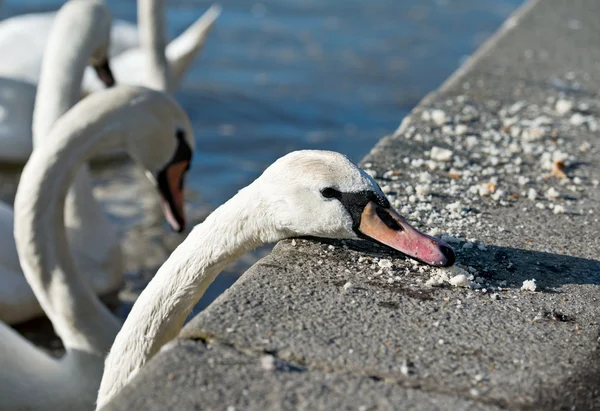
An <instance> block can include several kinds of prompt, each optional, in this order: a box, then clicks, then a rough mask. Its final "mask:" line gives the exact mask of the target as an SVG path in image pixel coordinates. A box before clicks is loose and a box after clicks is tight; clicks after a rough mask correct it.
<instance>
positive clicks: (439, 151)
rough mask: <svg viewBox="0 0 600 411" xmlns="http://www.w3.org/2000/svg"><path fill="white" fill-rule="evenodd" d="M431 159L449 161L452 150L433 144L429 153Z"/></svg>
mask: <svg viewBox="0 0 600 411" xmlns="http://www.w3.org/2000/svg"><path fill="white" fill-rule="evenodd" d="M429 156H430V157H431V159H432V160H436V161H449V160H450V159H451V158H452V151H451V150H448V149H447V148H441V147H437V146H434V147H432V149H431V153H430V154H429Z"/></svg>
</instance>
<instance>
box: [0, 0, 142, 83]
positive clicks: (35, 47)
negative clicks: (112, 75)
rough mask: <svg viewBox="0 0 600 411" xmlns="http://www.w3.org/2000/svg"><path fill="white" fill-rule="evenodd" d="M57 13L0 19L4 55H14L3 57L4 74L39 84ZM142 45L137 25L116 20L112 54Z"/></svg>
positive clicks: (0, 52)
mask: <svg viewBox="0 0 600 411" xmlns="http://www.w3.org/2000/svg"><path fill="white" fill-rule="evenodd" d="M56 13H57V12H56V11H50V12H44V13H28V14H21V15H19V16H13V17H9V18H7V19H5V20H2V21H0V55H2V56H10V58H3V59H1V60H0V77H6V78H12V79H15V80H21V81H24V82H27V83H30V84H32V85H35V84H37V82H38V79H39V78H40V70H41V67H42V58H43V56H44V51H45V49H46V45H47V43H48V37H49V35H50V31H51V30H52V25H53V24H54V19H55V18H56ZM138 46H139V38H138V31H137V27H136V25H135V24H133V23H130V22H127V21H125V20H113V22H112V27H111V32H110V49H109V55H110V56H111V57H114V56H117V55H119V54H121V53H123V52H124V51H125V50H128V49H131V48H135V47H138Z"/></svg>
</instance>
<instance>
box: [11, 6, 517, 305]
mask: <svg viewBox="0 0 600 411" xmlns="http://www.w3.org/2000/svg"><path fill="white" fill-rule="evenodd" d="M61 3H62V2H61V1H54V0H46V1H34V0H25V1H24V0H12V1H10V0H9V1H6V0H5V2H4V6H3V7H2V8H1V9H0V16H1V17H3V18H6V17H8V16H12V15H16V14H20V13H25V12H36V11H45V10H53V9H56V8H58V7H59V6H60V4H61ZM108 3H109V4H110V6H111V9H112V11H113V15H114V17H116V18H121V19H125V20H129V21H135V19H136V8H135V1H132V0H127V1H124V0H111V1H108ZM521 3H522V0H456V1H450V0H410V1H408V0H405V1H402V0H371V1H368V2H367V1H364V0H360V1H359V0H344V1H339V0H271V1H264V2H251V1H246V0H225V1H222V2H221V5H222V6H223V8H224V12H223V14H222V15H221V17H220V18H219V20H218V21H217V25H216V28H215V30H214V31H213V32H212V33H211V37H210V39H209V41H208V42H207V45H206V47H205V49H204V51H203V52H202V54H201V56H200V58H199V59H198V61H197V62H196V64H195V65H194V67H193V69H192V70H191V72H189V73H188V75H187V77H186V78H185V81H184V82H183V85H182V86H181V87H180V89H179V91H178V92H177V93H176V98H177V99H178V100H179V102H180V103H181V104H182V105H183V107H184V108H185V109H186V111H187V112H188V114H189V115H190V117H191V119H192V123H193V126H194V130H195V134H196V139H197V151H198V153H197V156H196V158H195V160H194V165H193V168H192V170H191V171H190V175H189V179H188V184H189V186H190V198H191V201H190V205H191V206H190V209H191V212H192V214H194V215H195V216H196V220H197V221H199V220H201V219H202V216H203V215H205V214H206V212H207V210H210V209H214V207H216V206H218V205H219V204H221V203H223V202H224V201H225V200H226V199H228V198H229V197H231V196H232V195H233V194H235V192H236V191H237V190H238V189H239V188H241V187H243V186H245V185H246V184H248V183H249V182H251V181H252V180H253V179H254V178H256V177H257V176H258V175H259V174H260V172H261V171H262V170H263V169H264V168H265V167H266V166H268V165H269V164H270V163H272V162H273V161H274V160H275V159H276V158H278V157H279V156H281V155H283V154H285V153H287V152H289V151H291V150H297V149H303V148H316V149H329V150H336V151H340V152H343V153H345V154H347V155H348V156H349V157H350V158H351V159H353V160H355V161H358V160H360V159H361V157H363V156H364V155H365V154H366V153H367V152H368V151H369V149H370V148H371V147H372V146H373V145H374V144H375V143H376V142H377V140H378V139H379V138H381V137H382V136H383V135H386V134H389V133H391V132H392V131H393V130H395V129H396V128H397V126H398V125H399V123H400V121H401V120H402V118H403V117H404V116H405V115H406V114H407V113H408V112H409V111H410V109H411V108H412V107H414V106H415V104H417V103H418V101H419V100H420V99H421V98H422V97H423V96H424V95H425V94H426V93H428V92H429V91H431V90H433V89H435V88H436V87H437V86H439V85H440V84H441V83H442V81H444V80H445V79H446V78H447V77H448V76H449V75H450V74H451V73H452V72H453V71H454V70H455V69H456V68H457V67H458V66H459V65H460V63H461V61H463V60H464V59H465V57H467V56H468V55H469V54H470V53H472V52H473V51H474V50H475V49H476V48H477V47H478V46H479V45H480V44H481V43H482V42H483V41H484V40H485V39H486V38H488V37H489V36H490V35H491V34H492V33H493V32H494V31H495V30H496V29H497V28H498V27H499V25H500V24H501V23H502V22H503V21H504V20H505V19H506V17H507V16H508V15H509V14H510V13H511V12H512V11H513V10H514V9H515V8H516V7H517V6H519V5H520V4H521ZM210 4H211V2H210V1H204V0H198V1H192V0H179V1H178V0H175V1H168V2H167V5H168V14H167V21H168V27H169V35H170V37H174V36H175V35H176V34H178V33H180V32H181V31H183V30H184V28H186V27H187V26H188V25H189V24H191V23H192V22H193V21H194V20H195V19H196V18H197V17H198V16H199V15H200V14H201V13H202V12H203V11H204V10H205V9H206V8H208V6H209V5H210ZM117 81H118V79H117ZM128 173H133V172H132V171H130V170H129V169H126V171H123V172H121V171H118V172H117V174H118V175H119V176H120V178H122V179H123V178H125V179H128V181H129V184H131V181H136V180H131V179H130V178H129V174H128ZM124 175H126V177H123V176H124ZM101 183H102V184H101V185H102V186H103V187H104V189H105V190H104V191H103V193H104V194H105V197H110V196H109V195H108V194H107V193H110V192H115V191H118V190H115V188H114V187H112V188H111V183H109V180H108V179H104V180H102V181H101ZM117 187H118V186H117ZM105 200H106V201H109V200H107V199H106V198H105ZM115 210H116V208H115V207H113V209H112V211H113V214H116V215H117V217H116V220H117V222H118V221H121V222H122V224H123V226H124V227H127V228H128V229H129V228H130V227H132V226H135V224H129V223H127V224H125V223H124V219H123V218H122V217H119V213H118V211H115ZM144 212H148V211H147V210H146V211H144ZM153 224H154V226H153V225H152V224H142V225H139V224H138V226H135V227H134V228H135V229H137V232H140V231H144V230H148V229H150V227H151V226H153V227H154V228H156V227H155V226H156V225H157V224H158V225H160V223H156V221H155V222H154V223H153ZM140 227H141V228H140ZM152 235H153V236H155V237H156V236H158V237H160V238H161V241H162V242H161V244H162V246H164V250H165V251H163V253H162V254H160V255H161V256H166V255H168V252H169V251H170V250H171V249H172V248H173V247H174V245H175V244H176V243H177V242H179V241H181V237H180V236H175V237H173V235H172V234H168V235H167V234H164V231H162V227H160V230H158V231H157V230H154V231H153V234H152ZM165 239H166V240H165ZM163 240H164V241H163ZM138 243H139V242H135V241H134V244H138ZM131 248H132V247H131V245H130V246H129V249H131ZM133 248H135V247H133ZM143 250H145V249H143V248H142V249H138V250H133V251H135V252H137V255H138V258H139V259H140V260H143V259H144V252H142V251H143ZM148 250H150V249H148ZM267 251H268V248H267V249H262V250H260V251H259V252H258V253H255V254H253V255H250V256H249V257H246V258H245V259H244V260H243V261H242V262H241V263H239V264H237V265H235V266H233V267H231V268H230V269H229V270H228V273H229V274H227V273H226V274H225V275H224V276H222V277H221V278H220V280H219V281H218V282H217V283H216V284H214V286H213V287H211V289H210V290H209V292H208V293H207V295H206V298H205V299H203V301H202V303H201V305H200V306H199V307H203V306H205V305H206V304H207V303H208V302H209V301H211V300H212V299H214V298H215V297H216V296H217V295H218V294H219V293H221V292H222V291H223V290H224V288H226V287H227V286H229V285H230V284H231V283H232V282H233V281H234V280H235V278H237V276H238V275H239V274H241V272H243V270H244V269H245V268H246V267H248V266H249V265H250V264H251V263H252V262H253V261H255V260H256V258H257V257H258V256H260V255H261V254H264V253H265V252H267ZM135 252H134V254H135ZM148 252H150V251H148ZM152 252H154V249H152ZM146 255H147V254H146ZM155 265H156V264H150V265H148V266H144V267H142V266H141V265H139V264H133V265H132V266H131V267H129V268H128V277H127V279H128V287H127V290H128V291H127V293H126V294H127V295H128V297H126V298H123V294H122V301H123V300H125V304H123V305H122V308H121V310H120V313H121V315H125V314H126V312H127V310H128V307H129V306H130V304H131V303H132V302H133V300H134V299H135V296H136V295H137V294H138V293H139V292H140V290H141V289H142V288H143V286H144V285H145V284H146V282H147V281H148V280H149V278H150V277H151V276H152V274H153V273H154V272H155V267H154V266H155ZM140 267H141V268H140ZM140 272H143V273H142V274H140ZM132 284H133V285H132Z"/></svg>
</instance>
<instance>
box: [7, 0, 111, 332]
mask: <svg viewBox="0 0 600 411" xmlns="http://www.w3.org/2000/svg"><path fill="white" fill-rule="evenodd" d="M55 23H56V24H55V25H54V27H53V30H52V32H51V33H50V38H49V39H48V46H49V52H48V53H47V54H46V55H45V57H44V62H43V64H42V72H41V76H40V85H39V87H38V89H37V96H36V99H35V109H34V113H35V114H34V118H33V132H34V143H35V145H36V146H37V145H40V144H43V143H47V141H45V140H47V137H48V132H49V131H50V128H51V126H52V125H53V123H54V122H55V121H56V119H58V118H59V117H60V116H62V115H63V114H64V113H65V112H66V111H67V110H69V109H70V108H71V107H72V106H73V105H74V104H75V103H76V102H77V101H78V100H79V97H80V91H81V78H82V76H83V70H84V69H85V67H86V65H87V64H88V62H91V63H92V64H94V65H95V66H97V67H98V70H99V72H100V73H101V74H102V76H103V78H104V79H105V81H106V82H107V83H109V84H112V81H113V79H112V76H111V73H110V69H109V68H108V64H107V57H106V51H107V43H108V36H109V30H110V15H109V13H108V9H107V8H106V6H105V5H104V3H102V2H101V1H97V0H96V1H95V0H72V1H70V2H67V3H66V4H65V5H64V6H63V7H62V8H61V10H60V11H59V12H58V13H57V17H56V20H55ZM30 121H31V119H30ZM50 143H52V142H50ZM13 218H14V216H13V212H12V210H11V209H10V208H9V207H7V206H5V205H2V207H0V235H2V237H3V238H4V243H3V247H2V249H1V250H0V281H1V283H2V287H0V320H2V321H4V322H6V323H9V324H14V323H18V322H22V321H25V320H28V319H31V318H33V317H35V316H38V315H40V314H42V310H41V307H40V305H39V303H38V302H37V299H36V298H35V296H34V295H33V292H32V291H31V288H30V287H29V285H28V284H27V282H26V281H25V278H24V277H23V273H22V271H21V268H20V266H19V263H18V257H17V251H16V248H15V246H14V244H13V243H12V241H10V239H12V238H13V235H12V233H13ZM65 220H66V225H67V230H68V239H69V242H70V244H71V250H72V252H73V254H74V256H75V260H76V263H77V267H78V268H79V269H80V270H82V269H83V268H85V269H86V273H87V274H88V275H89V280H90V282H91V283H92V284H93V288H94V289H95V290H96V292H98V293H99V294H101V295H104V294H107V293H109V292H112V291H114V290H116V289H118V287H119V286H120V285H121V281H122V266H121V264H120V259H121V252H120V248H119V243H118V238H117V233H116V230H115V229H114V227H113V226H112V225H111V224H110V223H109V222H108V220H107V219H106V217H105V216H104V214H103V213H102V211H101V210H100V207H99V205H98V203H97V202H96V201H95V199H94V197H93V195H92V187H91V183H90V179H89V175H88V171H87V169H86V167H83V169H82V170H81V171H80V173H79V175H78V177H77V179H76V182H75V186H74V187H73V190H72V192H71V195H70V196H69V201H68V202H67V207H66V211H65Z"/></svg>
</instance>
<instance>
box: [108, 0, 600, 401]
mask: <svg viewBox="0 0 600 411" xmlns="http://www.w3.org/2000/svg"><path fill="white" fill-rule="evenodd" d="M516 16H517V17H513V18H512V19H511V20H509V21H512V23H509V24H508V25H505V28H504V29H502V30H501V31H500V34H499V35H497V36H496V37H495V38H494V39H492V40H491V43H488V45H486V46H484V47H483V48H482V50H483V51H481V52H479V53H478V54H477V55H476V56H475V57H474V58H473V60H472V61H471V62H470V63H469V64H468V65H467V66H466V67H465V68H463V69H461V70H459V72H458V74H456V75H454V76H453V77H452V79H451V80H450V81H449V82H447V83H446V84H445V85H444V86H443V87H442V88H441V89H440V90H439V91H437V92H436V93H433V94H431V95H430V96H428V97H427V98H426V99H425V100H424V101H423V102H422V103H421V104H420V105H419V106H418V107H417V108H416V109H415V110H414V111H413V112H412V113H411V115H410V116H409V117H408V118H407V119H405V121H403V124H402V126H401V127H400V129H399V130H398V131H397V132H396V133H395V134H394V135H393V136H388V137H386V138H384V139H382V140H381V141H380V143H379V144H378V145H377V146H376V147H375V148H374V149H373V151H372V152H371V153H370V154H369V155H368V156H367V158H366V159H365V160H364V161H363V166H364V167H365V168H367V169H369V170H371V172H372V173H373V174H374V175H375V176H376V177H377V179H378V182H379V183H380V184H381V185H382V187H384V189H385V190H386V191H389V193H390V198H391V199H392V201H393V202H394V203H395V206H396V207H397V208H398V209H399V210H401V212H402V213H403V214H405V216H406V217H407V218H408V219H409V220H410V221H411V222H414V223H415V224H416V225H417V226H420V228H421V229H426V227H429V228H434V227H435V228H439V229H441V230H442V231H444V232H446V233H447V234H450V235H452V236H453V237H454V238H450V240H451V241H454V245H455V248H456V249H457V251H458V262H459V264H460V266H461V267H463V268H464V269H466V270H468V272H467V273H466V274H467V275H472V276H473V278H472V280H471V283H470V286H469V287H465V288H457V287H453V286H451V285H449V284H448V282H447V281H444V279H443V275H444V274H443V273H440V272H437V271H436V270H432V269H429V268H424V267H422V266H419V265H413V264H412V263H411V262H410V261H407V260H404V259H402V258H401V257H399V256H390V255H386V254H385V253H384V252H383V250H381V249H377V248H368V249H365V247H367V246H366V245H365V244H364V243H362V242H351V241H350V242H342V243H340V242H326V241H315V240H307V239H296V240H290V241H284V242H281V243H280V244H278V245H277V247H276V248H275V249H274V251H273V253H272V254H271V255H269V256H268V257H266V258H264V259H263V260H261V261H260V262H258V263H257V264H256V265H255V266H254V267H252V268H251V269H250V270H249V271H248V272H247V273H246V274H244V276H243V277H242V278H241V279H240V280H239V281H238V282H237V283H236V284H235V285H234V286H233V287H232V288H231V289H229V290H228V291H227V292H226V293H225V294H223V295H222V296H221V297H220V298H218V299H217V300H216V301H215V302H214V303H213V304H212V305H211V306H210V307H208V308H207V309H206V310H205V311H203V312H202V313H201V314H199V315H198V316H197V317H195V318H194V319H193V320H192V321H191V322H190V323H189V324H188V325H187V326H186V328H185V329H184V331H183V332H182V335H181V338H182V339H181V340H180V341H179V342H178V343H177V344H173V345H172V346H171V347H170V348H169V349H166V350H164V351H163V352H161V353H160V354H159V355H158V356H157V357H156V358H155V359H154V360H153V361H151V362H150V363H149V364H148V366H147V367H146V368H145V369H144V370H143V371H142V372H141V373H140V375H138V376H136V378H135V379H134V380H133V382H132V384H130V385H129V386H128V387H126V388H125V389H124V390H123V392H122V393H121V394H120V395H119V396H118V397H117V398H116V399H115V400H114V401H113V402H112V403H111V404H110V405H109V406H108V407H107V408H106V409H111V410H113V409H114V410H124V409H138V408H141V407H143V408H145V409H156V410H158V409H169V408H170V409H228V407H229V406H231V407H235V408H236V409H237V408H238V407H239V409H364V410H371V409H499V408H509V409H561V408H564V409H578V410H582V409H600V392H599V390H600V388H599V386H598V381H600V262H599V261H598V252H599V251H600V236H599V234H598V233H599V229H600V223H599V220H598V218H599V214H600V188H599V187H598V184H599V181H600V156H599V153H600V138H599V137H598V135H599V130H600V125H599V121H598V118H599V116H598V114H599V113H600V104H599V100H598V97H599V95H598V94H599V93H598V85H599V84H600V42H599V41H598V39H600V19H598V16H600V3H598V2H597V1H595V0H573V1H569V2H564V1H562V0H546V1H533V2H531V3H529V4H528V5H526V6H524V8H522V10H521V11H520V12H518V13H517V14H516ZM434 146H436V147H439V148H442V149H446V150H450V151H451V154H449V155H448V156H447V157H448V158H447V159H445V156H444V155H436V154H433V155H432V153H431V151H432V148H433V147H434ZM442 154H447V153H443V152H442ZM553 165H554V170H552V167H553ZM411 195H412V196H415V197H414V198H411ZM365 251H368V252H365ZM382 260H384V261H382ZM385 260H389V261H385ZM389 263H391V265H390V264H389ZM431 279H433V280H435V281H433V280H431ZM531 279H535V280H536V286H537V287H536V291H535V292H531V291H523V290H521V286H522V285H523V281H525V280H531ZM432 281H433V282H437V283H439V284H437V285H436V286H434V287H432V286H431V285H430V283H431V282H432ZM428 283H429V284H428ZM265 355H268V356H270V357H265ZM265 358H266V359H265ZM269 364H272V365H269Z"/></svg>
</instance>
